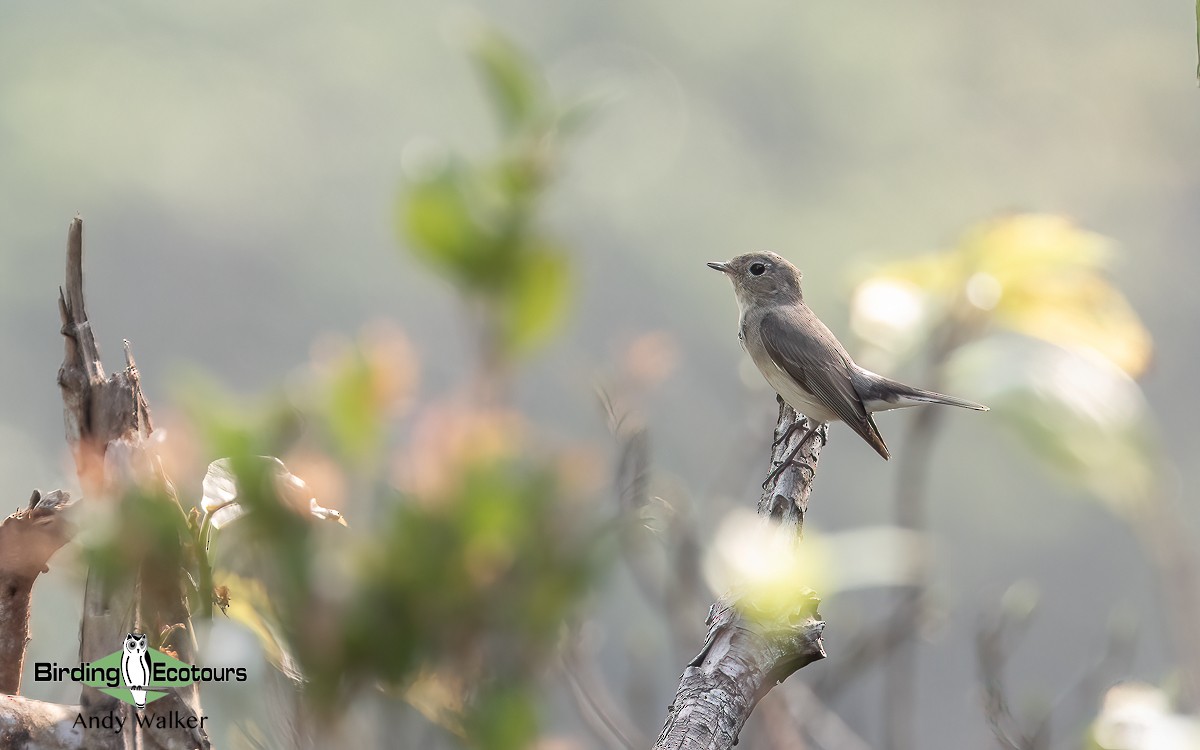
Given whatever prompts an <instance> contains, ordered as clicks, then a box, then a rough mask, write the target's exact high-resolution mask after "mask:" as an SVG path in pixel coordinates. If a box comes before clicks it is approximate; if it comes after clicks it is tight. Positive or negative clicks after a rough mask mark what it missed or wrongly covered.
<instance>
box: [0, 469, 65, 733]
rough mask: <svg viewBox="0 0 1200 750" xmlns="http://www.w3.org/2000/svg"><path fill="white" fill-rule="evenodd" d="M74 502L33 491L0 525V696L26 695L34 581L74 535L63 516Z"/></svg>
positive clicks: (59, 494) (59, 495) (59, 493)
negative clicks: (24, 504)
mask: <svg viewBox="0 0 1200 750" xmlns="http://www.w3.org/2000/svg"><path fill="white" fill-rule="evenodd" d="M70 504H71V496H70V495H69V494H67V493H66V492H63V491H62V490H55V491H54V492H49V493H47V494H46V495H42V493H41V492H40V491H38V490H34V491H33V496H32V497H30V498H29V507H27V508H21V509H20V510H18V511H17V512H16V513H13V514H12V515H11V516H9V517H8V518H6V519H4V523H2V524H0V693H8V694H11V695H15V694H17V693H19V692H21V672H22V670H23V669H24V668H25V647H26V645H28V643H29V637H30V636H29V605H30V597H31V595H32V594H33V583H34V581H36V580H37V577H38V576H39V575H41V574H42V573H43V572H45V571H47V570H49V568H47V567H46V563H48V562H49V561H50V557H51V555H53V554H54V553H55V552H57V551H58V550H59V548H60V547H62V546H63V545H64V544H66V543H67V541H68V540H69V539H70V537H71V530H70V527H69V525H68V523H67V521H66V519H65V518H64V517H63V514H62V511H63V510H65V509H66V508H67V507H69V506H70ZM0 747H8V745H0Z"/></svg>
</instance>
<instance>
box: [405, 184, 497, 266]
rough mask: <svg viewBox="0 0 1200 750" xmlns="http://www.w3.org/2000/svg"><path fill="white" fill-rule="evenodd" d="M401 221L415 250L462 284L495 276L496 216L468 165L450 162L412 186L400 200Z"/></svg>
mask: <svg viewBox="0 0 1200 750" xmlns="http://www.w3.org/2000/svg"><path fill="white" fill-rule="evenodd" d="M400 223H401V227H402V229H403V231H404V233H405V234H406V235H407V237H408V238H409V240H410V243H411V245H412V247H413V252H414V254H415V255H417V256H418V257H419V258H421V259H422V260H424V261H426V262H427V263H429V264H430V265H432V266H434V267H435V268H437V269H439V270H442V271H444V272H447V273H449V274H450V275H451V276H452V277H453V278H454V279H456V280H457V281H459V282H460V283H462V282H466V283H468V284H471V285H485V284H487V282H488V280H489V278H492V277H494V274H495V273H496V270H497V269H496V263H495V259H496V256H497V254H498V250H497V244H498V243H499V242H500V240H499V238H498V237H497V235H496V230H495V226H494V225H495V219H493V218H489V216H488V213H487V210H486V208H485V199H484V196H483V187H482V186H481V185H480V184H479V181H478V180H477V179H475V178H473V177H472V176H471V175H470V174H469V173H468V172H467V170H466V168H465V167H462V166H456V165H448V166H447V167H446V168H445V169H443V170H442V171H441V172H440V173H438V174H437V175H434V176H432V177H430V178H429V179H427V180H424V181H422V182H419V183H416V184H415V185H413V186H412V187H411V188H410V189H409V190H408V193H407V195H406V196H405V197H404V200H402V201H401V206H400Z"/></svg>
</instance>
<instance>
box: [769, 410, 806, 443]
mask: <svg viewBox="0 0 1200 750" xmlns="http://www.w3.org/2000/svg"><path fill="white" fill-rule="evenodd" d="M808 422H809V420H808V417H805V418H804V419H797V420H796V421H795V422H792V423H791V424H790V425H788V428H787V429H786V430H784V431H783V436H782V437H780V438H779V439H778V440H776V441H775V442H773V443H771V447H772V448H778V447H779V446H781V445H783V444H784V443H786V442H787V441H788V438H790V437H791V436H792V435H794V434H796V430H798V429H800V427H801V426H802V425H803V426H807V425H808Z"/></svg>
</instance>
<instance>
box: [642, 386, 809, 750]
mask: <svg viewBox="0 0 1200 750" xmlns="http://www.w3.org/2000/svg"><path fill="white" fill-rule="evenodd" d="M800 419H803V417H799V416H797V414H796V412H795V411H793V410H792V409H791V407H789V406H787V405H786V404H784V403H783V402H782V401H780V405H779V419H778V421H777V422H776V427H775V435H776V439H779V438H781V437H782V436H783V435H784V434H785V432H786V431H788V430H789V429H790V428H791V426H792V425H793V424H794V423H795V422H796V421H797V420H800ZM805 432H806V430H805V429H799V430H796V431H795V432H794V433H793V434H792V435H791V437H790V438H789V439H788V440H786V441H783V442H782V443H781V444H780V445H777V446H774V448H773V450H772V460H773V461H775V462H777V461H781V460H782V459H783V458H784V457H785V456H787V455H788V454H789V453H791V451H792V449H793V448H794V447H795V445H796V441H798V440H800V438H801V436H803V434H804V433H805ZM824 441H825V437H824V434H823V431H818V432H817V433H814V434H813V435H811V436H810V437H809V438H808V439H807V440H806V441H805V445H804V447H803V449H802V450H801V451H800V454H799V458H800V459H802V460H803V462H804V463H805V464H807V466H808V467H809V468H805V467H802V466H794V467H792V468H789V469H786V470H784V471H783V472H782V473H781V474H780V475H779V477H778V478H777V479H776V481H775V482H774V483H773V484H771V485H768V486H767V488H766V489H765V490H764V491H763V494H762V497H761V498H760V499H759V503H758V513H759V515H760V516H762V517H764V518H765V519H769V521H770V522H772V523H776V524H779V525H780V526H781V527H782V528H783V529H784V530H786V531H788V532H790V533H792V534H794V535H795V538H796V541H799V539H800V538H801V537H802V536H803V533H804V514H805V512H806V511H807V509H808V496H809V493H810V492H811V490H812V480H813V477H814V475H815V473H816V466H817V460H818V459H819V457H820V452H821V447H822V446H823V445H824ZM818 604H820V600H819V599H817V597H816V596H815V595H812V594H810V595H808V596H806V597H803V598H801V599H800V600H799V601H797V602H795V605H794V606H793V607H792V608H791V609H790V611H786V612H774V613H772V614H770V615H764V614H763V613H762V612H754V613H752V616H749V615H748V614H747V613H746V612H743V611H742V609H741V608H739V597H738V595H737V594H736V593H734V594H727V595H726V596H725V597H722V599H721V600H720V601H718V602H717V603H715V604H713V606H712V609H710V610H709V616H708V621H707V624H708V634H707V636H706V637H705V640H704V646H703V647H702V648H701V650H700V653H699V654H698V655H697V656H696V658H695V659H693V660H692V661H691V662H690V663H689V664H688V665H687V668H686V669H685V670H684V672H683V676H682V677H681V678H680V680H679V688H678V690H677V691H676V694H675V700H674V702H673V703H672V704H671V706H670V708H669V709H668V712H667V719H666V722H665V724H664V725H663V730H662V734H660V735H659V738H658V742H657V744H655V750H676V749H678V750H683V749H684V748H687V750H726V749H727V748H731V747H733V746H734V745H735V744H736V743H737V739H738V734H739V733H740V732H741V729H742V727H743V726H744V725H745V723H746V720H747V719H749V718H750V713H751V712H752V711H753V710H754V707H755V705H756V704H757V703H758V701H759V700H761V699H762V697H763V696H765V695H766V694H767V693H768V692H770V690H771V688H773V687H774V686H775V685H777V684H779V683H780V682H783V680H785V679H787V678H788V677H789V676H790V675H791V674H792V673H793V672H795V671H796V670H798V669H800V668H802V667H804V666H806V665H808V664H811V663H812V662H814V661H817V660H818V659H823V658H824V657H825V648H824V645H823V644H822V641H821V634H822V633H823V631H824V629H825V623H824V622H822V621H821V619H820V614H819V613H818V612H817V606H818Z"/></svg>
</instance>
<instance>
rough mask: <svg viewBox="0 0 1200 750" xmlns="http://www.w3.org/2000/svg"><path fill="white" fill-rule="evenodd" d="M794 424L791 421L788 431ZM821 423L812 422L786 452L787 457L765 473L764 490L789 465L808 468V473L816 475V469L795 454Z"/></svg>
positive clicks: (823, 437) (819, 427)
mask: <svg viewBox="0 0 1200 750" xmlns="http://www.w3.org/2000/svg"><path fill="white" fill-rule="evenodd" d="M796 424H798V423H795V422H793V423H792V426H791V427H789V428H788V431H789V432H790V431H792V430H793V429H794V428H795V427H796ZM823 425H824V423H823V422H813V424H812V427H809V428H808V430H807V431H806V432H805V433H804V435H803V436H802V437H801V438H800V442H798V443H796V447H795V448H792V451H791V453H788V454H787V458H785V459H783V460H782V461H780V462H779V465H778V466H776V467H775V468H774V469H772V470H771V473H770V474H768V475H767V478H766V479H765V480H763V483H762V487H763V489H764V490H765V489H766V488H767V487H769V486H770V485H771V482H774V481H775V480H776V479H778V478H779V475H780V474H782V473H783V470H784V469H786V468H787V467H789V466H793V465H794V466H799V467H800V468H802V469H808V470H809V472H810V473H812V474H813V475H814V476H816V473H817V472H816V470H815V469H813V467H811V466H809V465H808V464H807V463H805V462H804V461H797V460H796V455H797V454H799V453H800V450H801V449H802V448H804V443H806V442H807V441H808V439H809V438H810V437H812V435H813V433H814V432H816V431H817V430H819V429H821V427H822V426H823ZM821 439H822V440H824V439H825V436H824V435H822V436H821ZM822 445H824V443H822Z"/></svg>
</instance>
